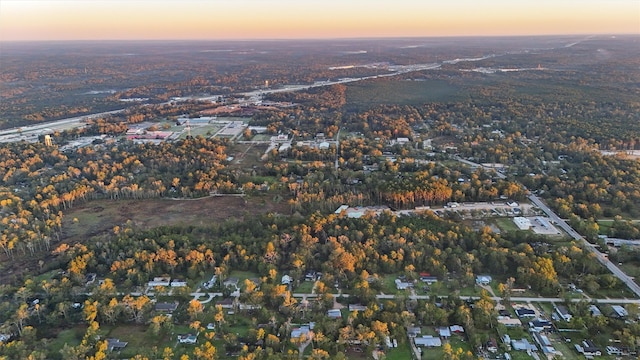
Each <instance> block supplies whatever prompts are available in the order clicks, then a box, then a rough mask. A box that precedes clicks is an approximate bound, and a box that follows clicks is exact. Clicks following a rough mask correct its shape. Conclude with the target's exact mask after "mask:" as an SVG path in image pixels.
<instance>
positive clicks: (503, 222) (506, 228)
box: [495, 218, 520, 232]
mask: <svg viewBox="0 0 640 360" xmlns="http://www.w3.org/2000/svg"><path fill="white" fill-rule="evenodd" d="M495 222H496V225H498V227H499V228H500V230H502V231H503V232H511V231H518V230H520V229H518V227H517V226H516V224H515V223H514V222H513V220H511V218H499V219H495Z"/></svg>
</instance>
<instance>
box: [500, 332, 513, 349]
mask: <svg viewBox="0 0 640 360" xmlns="http://www.w3.org/2000/svg"><path fill="white" fill-rule="evenodd" d="M502 343H503V344H504V345H505V346H506V347H507V350H511V336H509V334H504V336H502Z"/></svg>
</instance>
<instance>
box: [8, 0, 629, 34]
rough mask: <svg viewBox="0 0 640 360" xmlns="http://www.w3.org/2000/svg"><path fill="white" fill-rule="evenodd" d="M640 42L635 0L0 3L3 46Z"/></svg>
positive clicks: (21, 0) (20, 0)
mask: <svg viewBox="0 0 640 360" xmlns="http://www.w3.org/2000/svg"><path fill="white" fill-rule="evenodd" d="M564 34H589V35H592V34H640V0H67V1H59V0H0V41H33V40H37V41H39V40H178V39H194V40H195V39H198V40H200V39H203V40H204V39H207V40H208V39H216V40H217V39H220V40H223V39H300V38H311V39H318V38H377V37H429V36H504V35H518V36H519V35H564Z"/></svg>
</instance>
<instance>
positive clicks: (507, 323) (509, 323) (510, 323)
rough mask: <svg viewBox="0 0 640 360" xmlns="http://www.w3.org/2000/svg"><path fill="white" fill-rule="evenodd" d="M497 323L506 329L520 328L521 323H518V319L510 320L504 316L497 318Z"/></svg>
mask: <svg viewBox="0 0 640 360" xmlns="http://www.w3.org/2000/svg"><path fill="white" fill-rule="evenodd" d="M498 323H499V324H502V325H504V326H506V327H517V326H522V321H520V319H512V318H511V317H506V316H498Z"/></svg>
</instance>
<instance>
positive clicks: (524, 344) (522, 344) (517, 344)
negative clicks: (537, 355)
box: [511, 339, 537, 351]
mask: <svg viewBox="0 0 640 360" xmlns="http://www.w3.org/2000/svg"><path fill="white" fill-rule="evenodd" d="M511 348H512V349H513V350H516V351H536V350H537V348H536V346H535V345H533V344H530V343H529V340H527V339H520V340H511Z"/></svg>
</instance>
